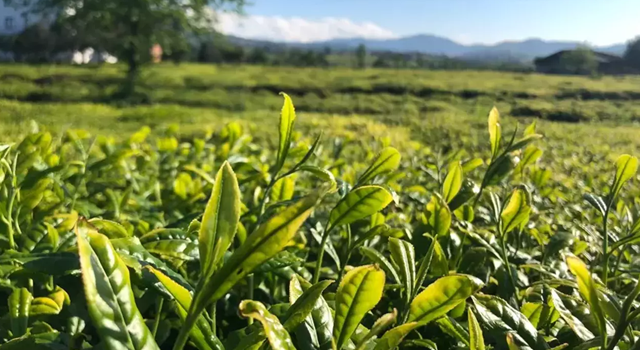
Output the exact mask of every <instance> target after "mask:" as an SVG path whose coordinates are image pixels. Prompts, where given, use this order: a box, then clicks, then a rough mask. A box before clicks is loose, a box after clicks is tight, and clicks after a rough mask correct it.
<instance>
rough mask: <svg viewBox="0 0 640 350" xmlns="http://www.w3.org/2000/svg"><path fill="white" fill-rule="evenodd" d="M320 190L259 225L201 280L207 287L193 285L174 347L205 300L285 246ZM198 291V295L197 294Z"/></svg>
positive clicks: (180, 344) (178, 346) (219, 295)
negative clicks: (203, 280) (192, 295)
mask: <svg viewBox="0 0 640 350" xmlns="http://www.w3.org/2000/svg"><path fill="white" fill-rule="evenodd" d="M323 194H324V190H320V191H317V192H315V193H313V194H311V195H309V196H307V197H305V198H303V199H301V200H300V201H298V202H297V203H295V204H293V205H291V206H289V207H287V208H286V209H284V210H282V211H281V212H279V213H278V214H277V215H275V216H273V217H271V218H270V219H269V220H268V221H267V222H265V223H264V224H262V225H260V227H258V229H257V230H256V231H255V232H253V233H252V234H250V235H249V236H248V237H247V240H246V241H245V242H244V243H243V244H242V245H241V246H240V247H239V248H238V249H236V250H235V251H234V252H233V254H232V255H231V257H230V258H229V260H228V261H227V262H226V263H225V264H224V265H223V266H222V267H221V268H220V269H219V270H218V271H217V272H216V273H215V274H214V275H213V276H212V277H211V278H210V279H208V280H206V281H205V282H204V283H203V285H204V286H206V287H207V288H206V289H196V295H195V296H194V298H193V303H192V304H191V308H190V309H189V315H188V317H187V319H186V321H185V322H184V324H183V326H182V329H181V330H180V334H179V335H178V339H177V340H176V343H175V346H174V349H176V350H179V349H182V347H183V346H184V343H185V342H186V336H187V333H188V331H189V330H190V329H191V327H192V326H193V324H194V322H195V321H196V319H197V318H198V317H199V315H200V313H202V310H204V308H205V307H206V306H207V305H208V304H209V303H213V302H215V301H217V300H219V299H220V298H222V297H223V296H224V295H225V294H226V293H227V292H228V291H229V290H230V289H231V288H232V287H233V286H234V285H235V284H236V283H238V281H240V280H241V279H243V278H244V277H245V276H247V275H248V274H249V273H251V272H252V271H253V270H254V269H255V268H256V267H258V266H260V265H261V264H262V263H264V262H265V261H267V260H269V259H270V258H272V257H273V256H274V255H276V254H277V253H279V252H280V251H281V250H283V249H284V248H285V247H286V246H287V244H288V243H289V241H290V240H291V239H292V238H293V237H294V236H295V235H296V233H297V232H298V229H299V228H300V226H301V225H302V224H303V223H304V221H305V220H306V219H307V217H309V215H310V214H311V212H312V211H313V207H314V206H315V205H316V204H317V203H318V201H319V200H320V198H321V197H322V195H323ZM198 294H201V295H202V297H198Z"/></svg>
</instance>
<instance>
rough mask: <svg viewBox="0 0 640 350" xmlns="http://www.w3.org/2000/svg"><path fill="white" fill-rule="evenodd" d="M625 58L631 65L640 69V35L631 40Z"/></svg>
mask: <svg viewBox="0 0 640 350" xmlns="http://www.w3.org/2000/svg"><path fill="white" fill-rule="evenodd" d="M624 59H625V60H626V61H627V63H628V64H629V65H630V66H632V67H634V68H636V69H640V36H639V37H637V38H635V39H633V40H631V41H630V42H629V44H628V45H627V51H626V52H625V53H624Z"/></svg>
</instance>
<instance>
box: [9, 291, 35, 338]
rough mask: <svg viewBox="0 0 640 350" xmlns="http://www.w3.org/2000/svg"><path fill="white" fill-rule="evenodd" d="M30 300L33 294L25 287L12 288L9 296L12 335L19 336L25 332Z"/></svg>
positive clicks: (27, 323) (27, 324)
mask: <svg viewBox="0 0 640 350" xmlns="http://www.w3.org/2000/svg"><path fill="white" fill-rule="evenodd" d="M32 301H33V296H32V295H31V293H30V292H29V290H27V289H26V288H20V289H14V290H13V293H11V295H10V296H9V320H10V322H11V333H13V336H14V337H20V336H22V335H24V334H26V333H27V327H28V326H29V310H30V309H31V302H32Z"/></svg>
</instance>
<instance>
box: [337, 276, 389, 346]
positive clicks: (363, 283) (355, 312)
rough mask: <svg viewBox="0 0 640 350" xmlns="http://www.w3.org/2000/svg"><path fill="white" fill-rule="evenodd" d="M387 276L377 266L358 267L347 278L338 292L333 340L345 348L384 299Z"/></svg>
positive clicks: (345, 277)
mask: <svg viewBox="0 0 640 350" xmlns="http://www.w3.org/2000/svg"><path fill="white" fill-rule="evenodd" d="M384 282H385V274H384V272H383V271H382V270H381V269H380V268H379V267H377V266H374V265H366V266H360V267H356V268H354V269H353V270H351V271H349V272H348V273H347V274H346V275H345V276H344V279H343V280H342V282H341V283H340V286H339V287H338V291H337V293H336V314H335V322H334V325H333V339H334V340H335V343H336V347H337V349H338V350H340V349H342V348H343V347H344V346H345V345H346V344H347V341H348V340H349V338H350V337H351V335H352V334H353V332H354V331H355V330H356V328H358V325H359V324H360V321H362V318H363V317H364V315H365V314H366V313H367V312H369V310H371V309H373V308H374V307H375V306H376V305H377V304H378V302H379V301H380V299H381V298H382V291H383V290H384Z"/></svg>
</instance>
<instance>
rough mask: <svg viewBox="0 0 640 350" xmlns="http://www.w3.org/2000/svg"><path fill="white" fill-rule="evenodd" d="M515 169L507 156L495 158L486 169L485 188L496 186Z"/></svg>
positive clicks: (511, 160)
mask: <svg viewBox="0 0 640 350" xmlns="http://www.w3.org/2000/svg"><path fill="white" fill-rule="evenodd" d="M514 167H515V165H514V163H513V159H512V158H511V156H509V155H508V154H506V155H503V156H500V157H498V158H496V160H494V161H493V162H492V163H491V164H490V165H489V169H487V173H486V174H485V179H486V180H484V181H485V187H486V186H492V185H498V184H499V183H500V182H501V181H502V180H504V179H505V178H506V177H507V175H509V173H510V172H511V170H513V168H514Z"/></svg>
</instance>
